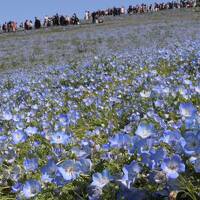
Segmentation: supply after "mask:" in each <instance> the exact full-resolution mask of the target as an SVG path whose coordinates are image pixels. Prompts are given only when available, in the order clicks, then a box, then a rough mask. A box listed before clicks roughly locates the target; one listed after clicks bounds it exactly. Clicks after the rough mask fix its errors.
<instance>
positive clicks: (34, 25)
mask: <svg viewBox="0 0 200 200" xmlns="http://www.w3.org/2000/svg"><path fill="white" fill-rule="evenodd" d="M79 23H80V20H79V18H78V17H77V15H76V14H75V13H74V14H73V15H72V16H71V17H70V16H64V15H58V14H56V15H54V16H45V17H44V20H43V23H42V21H41V20H40V19H39V18H38V17H35V21H34V22H33V21H32V20H25V22H24V23H23V22H22V23H21V24H20V25H19V26H17V22H15V21H10V22H8V23H7V22H5V23H4V24H3V25H2V26H1V27H0V29H1V30H2V31H3V32H16V31H17V29H20V30H32V29H40V28H41V27H44V28H45V27H50V26H66V25H78V24H79Z"/></svg>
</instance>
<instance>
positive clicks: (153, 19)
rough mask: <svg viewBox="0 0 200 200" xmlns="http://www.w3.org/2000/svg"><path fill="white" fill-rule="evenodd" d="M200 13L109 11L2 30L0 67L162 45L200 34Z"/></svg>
mask: <svg viewBox="0 0 200 200" xmlns="http://www.w3.org/2000/svg"><path fill="white" fill-rule="evenodd" d="M199 19H200V13H198V12H194V11H193V10H192V9H187V10H186V9H181V10H168V11H161V12H158V13H148V14H141V15H140V14H138V15H132V16H120V17H106V18H105V19H104V23H103V24H97V25H93V24H85V23H83V24H82V25H80V26H68V27H53V28H48V29H41V30H37V31H35V30H33V31H28V32H18V33H9V34H1V35H0V72H1V73H2V72H4V73H5V72H8V71H10V70H11V71H12V69H18V68H24V69H30V68H33V67H40V68H41V67H44V66H49V65H63V64H67V63H70V62H72V61H74V60H75V61H78V62H80V61H84V60H88V58H90V57H94V56H96V55H98V56H100V55H108V54H110V53H117V52H126V51H129V52H130V51H132V52H134V51H135V50H138V49H141V50H142V49H146V48H148V49H149V51H151V48H157V47H159V48H162V47H165V46H166V45H169V44H170V45H174V43H175V42H177V41H178V42H180V43H181V42H184V41H185V40H187V39H190V40H195V39H198V38H199V32H200V26H199V25H200V22H199Z"/></svg>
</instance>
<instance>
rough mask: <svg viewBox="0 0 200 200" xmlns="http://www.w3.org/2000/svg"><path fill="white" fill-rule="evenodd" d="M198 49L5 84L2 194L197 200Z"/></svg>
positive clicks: (0, 134) (0, 108)
mask: <svg viewBox="0 0 200 200" xmlns="http://www.w3.org/2000/svg"><path fill="white" fill-rule="evenodd" d="M198 44H199V43H192V44H190V45H189V46H187V47H186V48H183V47H180V48H177V50H176V52H175V54H174V53H173V52H170V51H167V50H163V49H162V50H160V51H158V52H157V53H154V55H152V56H147V59H146V60H145V62H144V60H143V61H139V60H138V57H132V56H131V55H128V54H123V55H115V56H112V57H107V58H98V57H96V58H95V59H94V60H93V61H91V62H88V63H85V64H82V65H80V66H79V65H78V64H77V65H76V64H74V65H73V64H72V65H70V66H65V67H49V68H48V69H45V70H43V71H38V72H31V73H27V75H23V76H21V77H20V76H19V74H13V75H12V76H10V77H9V78H8V79H2V80H1V84H0V92H1V96H0V149H1V151H0V177H1V178H0V191H1V193H0V194H1V195H2V196H3V197H6V196H8V197H10V198H12V197H13V198H15V197H17V198H18V199H23V198H25V199H30V198H32V197H36V196H37V197H38V198H39V199H40V198H41V199H42V198H50V197H52V196H55V197H58V198H59V199H62V197H63V196H65V198H66V196H67V199H88V198H89V199H100V198H103V199H111V198H114V199H120V198H122V197H124V198H126V199H131V198H130V197H129V196H132V197H133V196H137V197H138V199H139V198H140V196H143V197H144V195H147V196H148V195H149V198H154V199H156V198H160V199H162V198H164V197H167V196H168V195H169V194H170V192H171V191H174V190H176V191H185V192H186V194H188V193H189V194H191V196H192V195H193V197H195V196H196V198H198V194H199V192H200V190H199V187H198V186H199V184H200V182H199V177H200V98H199V97H200V51H199V50H198V49H199V45H198ZM17 77H18V78H17ZM186 180H187V183H188V184H185V182H184V181H186ZM189 186H190V187H189ZM191 188H192V190H191ZM191 196H190V197H191Z"/></svg>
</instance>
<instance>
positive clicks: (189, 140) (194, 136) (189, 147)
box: [183, 132, 200, 155]
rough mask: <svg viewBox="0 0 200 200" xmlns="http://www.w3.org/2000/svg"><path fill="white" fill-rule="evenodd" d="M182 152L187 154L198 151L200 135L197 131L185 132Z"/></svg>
mask: <svg viewBox="0 0 200 200" xmlns="http://www.w3.org/2000/svg"><path fill="white" fill-rule="evenodd" d="M184 139H185V143H184V144H183V149H184V152H185V153H186V154H188V155H193V154H196V153H200V135H199V134H198V132H187V133H185V135H184Z"/></svg>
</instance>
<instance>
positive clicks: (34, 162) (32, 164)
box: [23, 158, 38, 172]
mask: <svg viewBox="0 0 200 200" xmlns="http://www.w3.org/2000/svg"><path fill="white" fill-rule="evenodd" d="M23 166H24V169H25V170H26V171H27V172H29V171H32V172H34V171H35V170H36V169H37V168H38V159H37V158H32V159H25V160H24V162H23Z"/></svg>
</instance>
